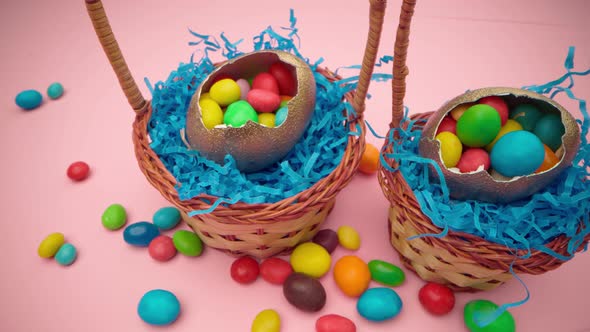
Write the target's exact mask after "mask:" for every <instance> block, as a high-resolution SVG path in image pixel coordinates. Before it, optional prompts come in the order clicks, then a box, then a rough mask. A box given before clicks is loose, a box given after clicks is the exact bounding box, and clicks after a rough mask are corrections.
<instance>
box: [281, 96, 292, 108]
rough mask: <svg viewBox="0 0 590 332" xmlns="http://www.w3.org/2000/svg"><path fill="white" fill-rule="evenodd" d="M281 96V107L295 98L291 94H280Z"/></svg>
mask: <svg viewBox="0 0 590 332" xmlns="http://www.w3.org/2000/svg"><path fill="white" fill-rule="evenodd" d="M280 97H281V104H280V105H279V107H285V106H287V105H288V104H289V101H290V100H291V99H293V97H291V96H280Z"/></svg>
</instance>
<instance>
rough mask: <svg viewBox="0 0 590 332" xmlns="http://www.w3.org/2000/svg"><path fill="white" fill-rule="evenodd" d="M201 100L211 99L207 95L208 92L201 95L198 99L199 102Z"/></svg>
mask: <svg viewBox="0 0 590 332" xmlns="http://www.w3.org/2000/svg"><path fill="white" fill-rule="evenodd" d="M203 99H211V95H210V94H209V92H205V93H201V97H200V99H199V102H200V101H201V100H203Z"/></svg>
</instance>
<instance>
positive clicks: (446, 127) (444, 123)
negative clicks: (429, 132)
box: [436, 115, 457, 135]
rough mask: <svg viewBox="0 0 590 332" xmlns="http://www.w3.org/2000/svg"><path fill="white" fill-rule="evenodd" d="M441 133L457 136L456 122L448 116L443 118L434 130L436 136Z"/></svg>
mask: <svg viewBox="0 0 590 332" xmlns="http://www.w3.org/2000/svg"><path fill="white" fill-rule="evenodd" d="M443 131H448V132H450V133H453V134H455V135H457V121H456V120H455V119H453V118H452V117H450V116H448V115H447V116H445V117H444V118H443V119H442V120H441V121H440V124H439V125H438V128H437V129H436V135H438V134H440V133H442V132H443Z"/></svg>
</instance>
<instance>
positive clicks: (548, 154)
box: [535, 144, 559, 173]
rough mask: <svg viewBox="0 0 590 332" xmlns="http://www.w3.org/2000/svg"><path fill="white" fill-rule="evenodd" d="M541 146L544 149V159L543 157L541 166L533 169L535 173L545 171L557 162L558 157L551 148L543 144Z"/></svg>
mask: <svg viewBox="0 0 590 332" xmlns="http://www.w3.org/2000/svg"><path fill="white" fill-rule="evenodd" d="M543 148H544V149H545V159H543V163H542V164H541V166H540V167H539V168H538V169H537V170H536V171H535V173H541V172H545V171H547V170H550V169H551V168H553V166H555V165H557V163H558V162H559V157H557V155H556V154H555V152H553V150H551V149H550V148H549V147H548V146H547V145H545V144H543Z"/></svg>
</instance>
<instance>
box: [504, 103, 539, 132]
mask: <svg viewBox="0 0 590 332" xmlns="http://www.w3.org/2000/svg"><path fill="white" fill-rule="evenodd" d="M542 115H543V113H541V111H539V109H538V108H537V107H536V106H534V105H531V104H520V105H518V106H516V107H514V109H513V110H512V112H510V118H511V119H513V120H515V121H516V122H518V123H520V125H521V126H522V129H524V130H527V131H533V129H535V125H536V124H537V121H539V119H540V118H541V116H542Z"/></svg>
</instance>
